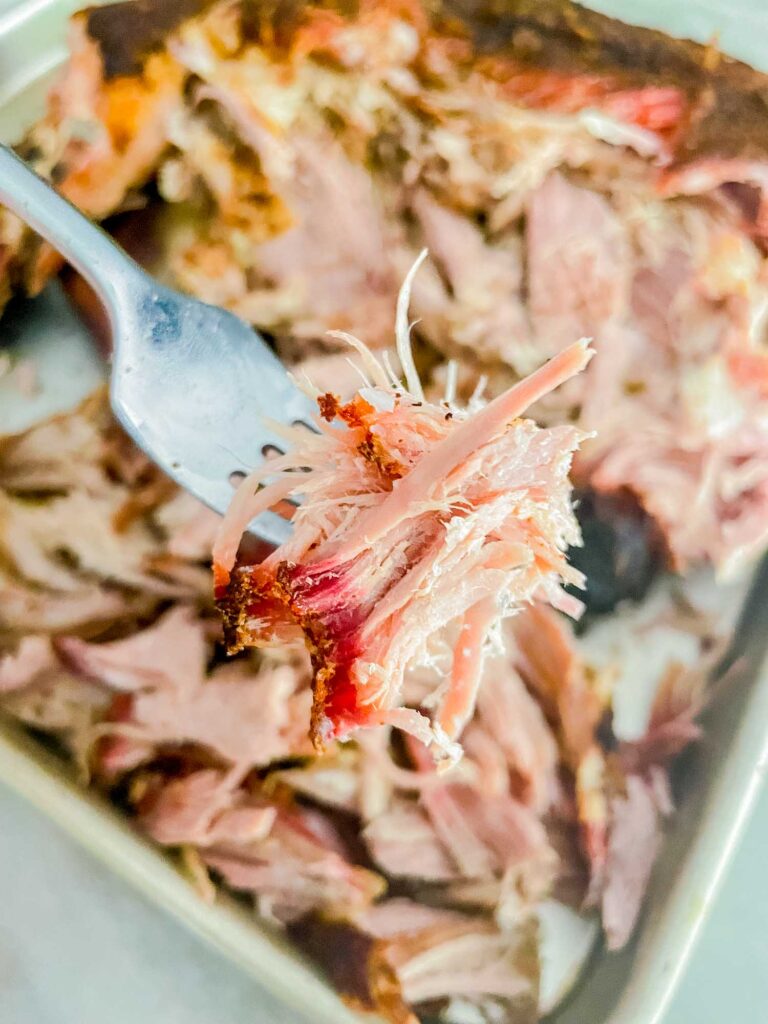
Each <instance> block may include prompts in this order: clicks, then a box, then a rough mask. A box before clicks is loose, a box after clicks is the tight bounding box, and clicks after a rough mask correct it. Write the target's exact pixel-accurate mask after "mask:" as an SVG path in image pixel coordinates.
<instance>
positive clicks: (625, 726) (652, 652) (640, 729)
mask: <svg viewBox="0 0 768 1024" xmlns="http://www.w3.org/2000/svg"><path fill="white" fill-rule="evenodd" d="M672 610H673V608H672V602H671V598H670V593H669V590H668V589H667V588H662V587H659V588H657V589H656V590H655V591H654V592H653V593H652V595H651V596H650V597H649V599H648V600H647V601H646V602H644V604H643V605H641V606H640V607H638V608H632V609H629V610H627V611H624V612H620V613H619V614H618V615H615V616H612V617H611V618H610V619H608V620H605V621H603V622H599V623H597V624H596V625H595V626H593V627H592V628H591V629H590V630H589V631H588V632H587V633H586V634H585V636H584V637H582V640H581V644H580V646H581V649H582V651H583V653H584V657H585V658H586V660H587V662H588V664H590V665H591V666H592V667H594V668H596V669H598V670H599V671H602V672H607V673H613V687H612V691H613V696H612V707H613V731H614V733H615V735H616V737H617V739H619V740H627V741H630V740H636V739H639V738H640V737H641V736H642V735H643V734H644V733H645V731H646V729H647V727H648V720H649V717H650V713H651V707H652V705H653V700H654V698H655V696H656V692H657V690H658V687H659V684H660V683H661V681H662V679H663V678H664V675H665V674H666V672H667V670H668V669H669V667H670V666H671V665H672V664H675V663H676V664H678V665H682V666H684V667H686V668H688V667H692V666H693V665H695V664H696V663H697V662H698V661H699V660H700V658H701V642H700V637H699V636H698V635H697V634H696V633H695V632H690V631H688V630H684V629H680V628H676V627H674V626H670V625H666V624H665V620H668V619H669V617H670V614H671V613H672Z"/></svg>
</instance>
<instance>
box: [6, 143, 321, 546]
mask: <svg viewBox="0 0 768 1024" xmlns="http://www.w3.org/2000/svg"><path fill="white" fill-rule="evenodd" d="M0 203H2V204H3V205H5V206H6V207H8V209H10V210H12V211H13V213H15V214H16V215H17V216H18V217H20V218H21V219H22V220H23V221H25V222H26V223H27V224H28V225H29V226H30V227H31V228H33V229H34V230H35V231H36V232H37V233H38V234H40V235H42V237H43V238H45V239H46V240H47V241H48V242H50V243H51V245H52V246H53V247H54V248H55V249H56V250H57V251H58V252H59V253H60V254H61V255H62V256H63V257H64V258H65V259H66V260H67V261H68V262H69V263H71V264H72V266H73V267H74V268H75V269H76V270H78V271H79V272H80V274H82V276H83V277H84V278H85V279H86V281H88V283H89V284H90V285H91V287H92V288H93V289H94V291H95V292H96V294H97V295H98V296H99V298H100V299H101V301H102V303H103V304H104V307H105V309H106V312H107V315H108V317H109V322H110V327H111V332H112V370H111V379H110V400H111V403H112V409H113V411H114V413H115V416H116V417H117V419H118V420H119V421H120V423H121V424H122V426H123V427H124V428H125V430H126V431H127V433H128V434H129V435H130V436H131V438H132V439H133V440H134V441H135V443H136V444H137V445H138V446H139V448H141V449H143V451H144V452H146V454H147V455H148V456H149V457H150V458H151V459H152V460H153V461H154V462H155V463H157V465H158V466H159V467H160V468H161V469H162V470H163V471H164V472H165V473H167V474H168V476H170V477H172V478H173V479H174V480H175V481H176V482H177V483H178V484H179V485H180V486H181V487H183V488H184V489H185V490H187V491H189V492H190V494H193V495H194V496H195V497H196V498H198V499H199V500H200V501H202V502H203V503H204V504H205V505H208V506H209V507H210V508H212V509H214V510H215V511H216V512H218V513H220V514H223V513H224V512H225V511H226V509H227V507H228V505H229V502H230V501H231V499H232V495H233V484H234V483H235V482H236V481H237V479H238V478H242V476H243V475H244V474H246V473H249V472H250V471H251V470H253V469H254V468H256V467H257V466H258V465H260V464H261V463H262V462H263V460H264V459H265V458H266V457H267V456H268V455H269V453H270V452H273V451H275V450H277V451H281V450H282V448H283V447H284V443H285V442H284V441H282V440H281V438H280V437H279V436H278V435H277V434H275V433H274V432H273V431H272V430H271V429H270V427H269V422H270V421H272V422H275V423H283V424H303V425H305V426H310V425H311V422H312V421H311V418H310V417H311V415H312V413H313V411H314V410H313V406H312V403H311V401H310V400H309V399H308V398H307V397H306V396H305V395H304V394H303V393H302V392H301V391H300V390H299V389H298V388H297V387H296V386H295V385H294V384H293V383H292V382H291V380H290V378H289V376H288V374H287V373H286V371H285V367H284V366H283V365H282V363H281V362H280V360H279V359H278V358H277V357H276V356H275V354H274V353H273V352H272V351H271V349H270V348H269V347H268V346H267V344H266V342H265V341H264V339H263V338H261V337H260V335H259V334H257V333H256V332H255V331H254V330H253V329H252V328H251V327H250V326H249V325H248V324H246V323H244V322H243V321H242V320H240V319H239V318H238V317H236V316H234V315H233V314H232V313H229V312H227V311H226V310H223V309H218V308H216V307H214V306H209V305H207V304H206V303H203V302H199V301H198V300H196V299H191V298H189V297H187V296H185V295H181V294H180V293H179V292H176V291H174V290H172V289H171V288H166V287H164V286H162V285H160V284H159V283H158V282H157V281H155V280H153V279H152V277H150V276H149V275H148V274H147V273H145V271H144V270H142V269H141V267H139V266H138V264H137V263H135V262H134V260H132V259H131V258H130V257H129V256H128V255H127V254H126V253H125V252H123V250H122V249H121V248H120V247H119V246H118V245H116V243H115V242H114V241H113V240H112V239H111V238H110V237H109V235H107V234H106V232H104V231H102V229H101V228H99V227H97V226H96V225H95V224H93V223H92V222H91V221H90V220H88V218H87V217H85V216H84V215H83V214H82V213H81V212H80V211H79V210H78V209H76V208H75V207H74V206H73V205H72V204H71V203H70V202H68V201H67V200H66V199H64V198H63V197H62V196H60V195H59V193H58V192H56V190H55V189H54V188H53V187H52V186H51V185H49V184H48V183H47V182H46V181H44V180H43V179H42V178H40V177H39V176H38V175H37V174H36V173H35V172H34V171H33V170H32V169H31V168H30V167H28V166H27V164H26V163H24V161H23V160H21V159H20V158H19V157H18V156H17V155H16V154H15V153H14V152H13V151H12V150H11V149H9V148H8V147H6V146H0ZM250 530H251V532H252V533H255V534H256V535H257V536H258V537H260V538H261V539H262V540H264V541H266V542H267V543H269V544H273V545H279V544H281V543H283V541H285V540H286V539H287V537H288V536H289V533H290V523H289V522H288V521H287V520H285V519H284V518H282V517H281V516H279V515H277V514H275V513H274V512H264V513H263V514H262V515H260V516H258V517H257V518H256V519H255V520H254V521H253V522H252V523H251V525H250Z"/></svg>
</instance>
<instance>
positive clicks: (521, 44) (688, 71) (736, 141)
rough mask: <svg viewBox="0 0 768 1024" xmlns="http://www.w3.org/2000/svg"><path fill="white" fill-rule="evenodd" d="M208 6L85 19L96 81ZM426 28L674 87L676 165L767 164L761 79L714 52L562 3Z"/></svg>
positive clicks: (527, 2)
mask: <svg viewBox="0 0 768 1024" xmlns="http://www.w3.org/2000/svg"><path fill="white" fill-rule="evenodd" d="M210 3H211V0H132V2H129V3H117V4H110V5H108V6H106V7H95V8H91V9H89V10H88V11H86V19H87V26H88V32H89V34H90V35H91V37H92V38H93V39H94V40H95V41H96V42H97V43H98V44H99V47H100V49H101V52H102V55H103V58H104V67H105V75H106V76H107V77H113V76H116V75H130V74H136V73H138V72H139V71H140V69H141V65H142V63H143V61H144V60H145V59H146V57H147V55H148V54H149V53H151V52H152V51H153V50H157V49H160V48H161V47H162V46H163V42H164V40H165V38H166V36H167V35H168V33H169V32H171V31H172V30H173V29H174V28H175V27H176V26H177V25H178V24H180V23H181V22H182V21H184V20H185V19H186V18H188V17H191V16H194V15H195V14H198V13H199V12H200V11H202V10H203V9H204V8H205V7H207V6H209V5H210ZM425 5H426V7H427V9H428V10H429V11H430V12H431V15H432V19H433V23H434V24H435V26H436V27H437V26H441V27H447V28H450V29H452V30H453V31H458V32H462V31H468V33H469V35H470V36H471V38H472V41H473V43H474V46H475V49H476V51H477V52H478V53H480V54H496V55H498V56H509V57H514V58H515V60H516V61H519V62H521V63H524V64H529V65H532V66H539V67H542V66H543V67H547V68H551V69H553V70H558V71H562V72H564V73H568V74H579V73H593V74H594V73H597V74H603V75H610V76H614V77H615V78H617V79H618V80H619V81H623V82H626V83H627V84H637V85H650V84H660V83H668V84H672V85H676V86H678V87H679V88H681V89H682V90H684V91H685V92H686V94H688V95H689V96H691V97H693V98H696V99H697V100H699V101H700V115H699V117H698V118H697V119H695V120H694V121H693V122H692V123H691V124H690V125H689V129H688V132H687V133H686V136H685V138H684V140H683V142H682V145H681V149H680V151H679V152H678V160H679V161H680V162H687V161H688V160H690V159H692V158H694V157H700V156H721V157H735V156H739V157H747V158H760V157H764V156H765V155H766V154H768V76H766V75H764V74H762V73H761V72H758V71H755V70H754V69H753V68H750V67H749V66H748V65H746V64H743V63H742V62H740V61H737V60H733V59H731V58H728V57H725V56H723V55H722V54H720V53H719V51H717V49H716V48H715V47H714V46H701V45H699V44H697V43H693V42H691V41H689V40H678V39H673V38H671V37H670V36H667V35H665V34H664V33H663V32H658V31H655V30H653V29H647V28H639V27H636V26H632V25H626V24H624V23H623V22H621V21H618V20H617V19H615V18H609V17H607V16H606V15H603V14H599V13H596V12H594V11H590V10H587V9H586V8H584V7H581V6H579V5H578V4H575V3H572V2H571V0H426V3H425ZM243 7H244V9H245V11H246V16H250V18H251V20H252V21H253V22H254V23H258V22H262V23H263V22H267V21H268V22H271V23H273V24H274V25H277V26H280V27H282V28H283V29H285V30H286V32H290V27H291V25H292V24H295V23H296V21H297V19H298V18H299V17H300V16H301V12H302V11H303V10H306V9H307V8H312V7H314V8H321V7H326V8H331V9H334V10H337V11H339V13H341V14H344V15H347V16H353V15H354V14H355V13H356V10H357V8H358V4H357V3H356V2H354V0H331V2H329V3H324V4H318V3H308V4H302V3H301V2H299V0H243Z"/></svg>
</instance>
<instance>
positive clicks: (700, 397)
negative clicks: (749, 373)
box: [682, 356, 745, 438]
mask: <svg viewBox="0 0 768 1024" xmlns="http://www.w3.org/2000/svg"><path fill="white" fill-rule="evenodd" d="M682 392H683V401H684V402H685V406H686V409H687V412H688V417H689V419H690V421H691V422H692V423H695V424H696V425H697V426H698V427H699V428H700V429H701V430H702V431H705V432H706V434H707V436H709V437H712V438H717V437H723V436H724V435H726V434H727V433H729V432H730V431H732V430H733V429H734V428H735V427H737V426H738V425H739V423H740V422H741V420H742V419H743V418H744V414H745V409H744V405H743V402H742V399H741V398H740V397H739V395H738V394H737V393H736V391H735V390H734V388H733V385H732V383H731V376H730V374H729V373H728V370H727V369H726V366H725V363H724V360H723V359H722V357H719V356H713V357H712V358H711V359H708V360H707V362H705V363H703V364H702V365H700V366H696V367H694V368H692V369H690V370H688V372H687V373H686V374H685V376H684V377H683V381H682Z"/></svg>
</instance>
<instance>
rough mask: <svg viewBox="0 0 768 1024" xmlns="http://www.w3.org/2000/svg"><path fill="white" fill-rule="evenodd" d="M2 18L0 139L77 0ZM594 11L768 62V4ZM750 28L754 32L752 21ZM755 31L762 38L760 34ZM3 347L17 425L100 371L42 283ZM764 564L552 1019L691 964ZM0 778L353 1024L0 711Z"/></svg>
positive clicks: (752, 690) (734, 748)
mask: <svg viewBox="0 0 768 1024" xmlns="http://www.w3.org/2000/svg"><path fill="white" fill-rule="evenodd" d="M4 6H5V11H4V13H0V137H2V139H3V140H13V139H14V138H16V137H18V135H19V134H20V133H21V132H22V131H23V129H24V126H25V125H26V124H28V123H29V122H30V121H31V120H32V119H33V118H34V117H35V116H36V115H37V114H39V112H40V111H41V109H42V103H43V98H44V94H45V90H46V87H47V84H48V83H49V81H50V76H51V74H52V73H53V72H55V69H56V68H57V67H58V66H59V64H60V63H61V61H62V60H63V59H64V57H65V56H66V49H65V45H64V38H65V27H66V19H67V17H68V15H69V14H70V13H71V11H72V10H74V9H75V8H76V7H77V6H80V4H79V3H77V2H76V0H35V2H31V3H25V2H23V0H22V2H21V3H20V4H19V5H18V6H10V5H9V4H8V3H7V2H6V4H5V5H4ZM592 6H594V7H596V8H599V9H600V10H603V11H605V12H606V13H609V14H613V15H617V16H622V15H624V16H625V17H626V18H627V20H630V21H633V22H642V23H645V24H649V25H653V26H654V27H660V28H665V29H667V30H668V31H671V32H672V33H674V34H678V35H682V34H685V35H690V36H693V37H695V38H697V39H699V40H702V41H704V40H706V39H707V38H709V37H711V36H712V35H713V34H714V33H715V32H716V31H719V32H720V38H721V42H722V43H723V45H724V46H725V48H727V49H728V50H729V51H730V52H732V53H734V54H735V55H737V56H740V57H743V58H744V59H747V60H750V61H751V62H752V63H755V64H758V65H759V64H760V63H761V62H762V65H763V67H765V68H768V11H763V10H758V7H762V5H761V4H759V3H758V4H750V3H749V2H748V0H743V2H742V3H731V4H729V7H728V10H727V11H726V10H725V8H724V7H723V9H722V10H720V11H718V10H715V9H713V7H714V0H709V2H708V3H706V4H705V3H703V2H702V3H700V4H692V3H679V4H677V5H670V4H668V3H661V2H656V0H647V2H639V0H635V2H633V3H629V2H623V3H622V2H619V0H611V2H609V0H605V2H601V3H597V2H596V3H594V4H593V5H592ZM2 8H3V5H2V4H0V12H1V11H2ZM761 25H762V28H763V31H762V33H761V32H760V26H761ZM764 40H766V41H765V42H764ZM13 330H14V333H15V334H18V337H17V338H16V339H15V344H16V345H18V346H20V347H21V348H23V349H24V350H25V351H26V353H27V354H31V355H33V356H34V357H35V358H36V361H37V362H38V365H39V367H40V369H41V382H42V394H41V395H40V396H39V397H38V398H37V399H36V401H35V402H34V403H29V402H22V401H20V400H19V399H18V397H16V398H14V397H13V394H12V392H11V391H9V390H8V391H6V390H4V389H3V387H2V385H0V431H5V430H9V429H20V428H22V427H23V426H25V425H27V423H28V422H29V421H30V420H31V419H33V418H36V417H38V416H40V415H42V414H44V413H45V412H48V411H52V410H53V409H56V408H65V407H67V406H69V405H71V404H73V403H74V402H75V401H76V400H77V399H78V397H80V395H82V394H84V393H86V392H87V391H88V390H89V389H90V388H91V387H92V386H93V384H94V382H95V381H96V380H97V379H98V376H99V369H98V363H97V361H96V358H95V357H94V356H93V354H92V353H91V351H90V349H89V344H88V341H87V339H86V338H85V337H84V336H83V333H82V331H81V330H80V329H79V328H78V325H77V323H76V322H75V321H74V320H72V321H71V322H67V320H66V312H65V311H64V310H63V307H62V305H61V304H60V302H59V299H58V298H57V295H56V292H55V290H54V291H53V292H51V293H50V294H49V295H48V296H47V297H46V298H44V299H43V300H41V301H38V302H37V303H36V304H34V306H33V307H32V308H31V310H30V313H29V315H28V316H26V317H24V318H23V319H22V320H21V321H20V322H19V323H18V324H14V325H13ZM766 596H768V569H766V570H764V571H763V573H762V574H761V576H760V577H759V578H758V579H757V581H756V583H755V586H754V588H753V590H752V593H751V596H750V598H749V599H748V600H747V603H746V605H745V609H746V612H745V615H744V628H743V629H742V630H741V631H740V634H739V638H738V642H737V645H736V651H737V654H738V655H739V658H740V665H741V668H740V670H739V671H738V673H734V678H733V679H732V681H731V683H730V685H729V689H728V695H727V699H726V700H720V701H718V702H717V703H716V705H715V706H714V707H713V709H712V710H711V711H710V713H709V714H708V715H707V717H706V719H705V722H704V725H705V731H706V739H705V740H704V742H702V743H701V744H700V745H698V746H697V747H696V748H695V749H694V750H693V751H691V753H690V754H689V755H688V756H687V757H686V758H685V759H684V761H683V763H682V764H681V766H680V771H679V773H678V777H677V779H676V783H677V786H676V789H677V792H678V794H679V797H680V807H679V812H678V814H677V815H676V816H675V817H674V819H673V822H672V826H671V828H670V830H669V834H668V836H667V840H666V843H665V847H664V851H663V855H662V857H661V859H660V862H659V864H658V866H657V869H656V871H655V873H654V880H653V885H652V888H651V892H650V895H649V899H648V905H647V908H646V912H645V914H644V916H643V920H642V922H641V926H640V928H639V930H638V935H637V937H636V939H635V941H634V942H633V943H632V944H631V945H630V947H629V948H628V949H626V950H625V951H624V952H622V953H621V954H619V955H611V956H607V955H603V954H602V953H600V952H598V953H596V954H595V956H594V957H593V960H592V962H591V963H590V964H589V965H588V967H587V969H586V970H585V972H584V976H583V978H582V979H581V980H580V981H579V983H578V985H577V986H576V988H575V990H574V991H573V993H572V995H571V996H569V997H568V999H567V1000H566V1001H565V1003H564V1004H563V1005H562V1006H561V1007H560V1008H559V1009H558V1010H557V1011H556V1012H555V1013H554V1014H553V1015H552V1017H551V1021H552V1024H608V1022H610V1024H657V1022H659V1021H660V1020H661V1019H662V1017H663V1015H664V1012H665V1009H666V1007H667V1006H668V1004H669V1002H670V999H671V996H672V993H673V991H674V988H675V986H676V984H677V981H678V980H679V978H680V976H681V974H682V972H683V970H684V968H685V965H686V963H687V961H688V958H689V956H690V953H691V951H692V949H693V946H694V943H695V941H696V939H697V937H698V935H699V932H700V930H701V926H702V924H703V922H704V920H705V917H706V915H707V912H708V910H709V908H710V907H711V905H712V902H713V900H714V898H715V895H716V891H717V888H718V885H719V882H720V879H721V877H722V875H723V873H724V870H725V867H726V865H727V863H728V861H729V858H730V856H731V854H732V852H733V850H734V848H735V846H736V843H737V841H738V838H739V836H740V834H741V831H742V827H743V825H744V823H745V821H746V819H747V816H748V814H749V812H750V809H751V807H752V804H753V802H754V797H755V795H756V792H757V789H758V783H759V780H760V776H761V772H762V771H763V770H764V768H765V765H766V763H768V671H766V669H765V667H764V664H763V662H764V660H765V658H764V648H765V638H766V636H768V630H767V629H766V627H767V626H768V600H766ZM0 779H1V780H2V781H3V782H5V783H7V784H8V785H10V786H12V787H13V788H15V789H16V790H18V791H19V792H20V793H22V794H23V795H25V796H26V797H27V798H28V799H30V800H31V801H32V802H33V803H34V804H35V805H36V806H37V807H39V808H40V809H41V810H42V811H44V812H45V813H46V814H47V815H48V816H50V817H51V818H52V819H53V820H55V821H56V822H58V823H59V824H60V825H61V826H62V827H63V828H65V829H66V830H67V831H68V832H70V834H72V835H73V836H74V837H75V838H76V839H78V840H79V841H80V842H81V843H83V845H85V846H86V847H88V848H89V849H90V850H92V851H93V852H94V853H95V854H96V855H98V856H99V857H101V858H102V859H103V860H105V861H106V862H107V863H109V864H110V865H112V866H113V867H114V868H115V870H116V871H118V872H119V873H120V874H122V875H123V876H124V877H126V878H127V879H129V880H130V881H131V882H133V883H134V884H135V885H136V886H137V887H139V888H140V889H142V890H143V891H144V892H145V893H146V894H147V895H148V896H149V897H150V898H151V899H152V900H154V901H155V902H157V903H159V904H160V905H162V906H164V907H166V908H167V909H168V910H169V911H171V912H172V913H173V914H175V915H176V916H177V917H178V918H179V919H180V920H181V921H182V922H184V923H185V924H186V925H187V926H188V927H189V928H190V929H192V930H193V931H195V932H197V933H198V934H200V935H201V936H202V937H203V938H205V939H206V940H207V941H209V942H210V943H212V944H213V945H215V946H216V947H218V948H219V949H220V950H221V951H222V952H224V953H226V954H227V955H228V956H229V957H230V958H231V959H233V960H234V961H236V962H237V963H239V964H240V965H241V966H243V967H244V968H245V969H247V970H248V971H249V972H250V973H251V974H252V975H253V976H254V977H256V978H257V979H258V980H259V981H260V982H261V983H262V984H263V985H264V986H265V987H266V988H268V989H270V990H271V991H272V992H273V993H274V994H275V995H277V996H278V997H279V998H281V999H283V1000H284V1001H285V1002H286V1003H287V1004H289V1005H291V1006H293V1007H294V1008H295V1009H296V1010H297V1011H300V1012H301V1013H303V1014H304V1015H306V1017H307V1018H308V1019H310V1020H312V1021H313V1022H315V1024H344V1021H349V1022H352V1021H354V1020H357V1019H359V1018H357V1017H356V1016H355V1015H354V1014H352V1013H351V1012H350V1011H349V1010H347V1009H346V1008H345V1007H344V1006H343V1005H342V1004H341V1003H340V1001H339V1000H338V998H337V997H336V995H335V994H334V993H333V992H332V991H331V989H330V988H329V987H328V985H327V984H326V983H325V982H324V981H323V980H322V979H321V978H320V977H319V975H318V974H317V973H316V972H315V971H314V970H313V969H312V968H311V967H309V966H307V964H306V963H305V962H304V961H303V960H302V959H301V958H300V957H298V956H297V955H296V953H295V952H294V951H293V950H292V949H291V948H290V947H289V946H288V945H287V944H286V943H285V942H284V941H282V939H281V938H280V936H278V935H275V934H273V933H271V932H270V931H269V930H267V929H266V928H265V927H263V926H261V925H260V924H259V923H258V922H257V921H256V920H255V919H254V917H253V916H252V915H251V914H249V913H247V912H246V911H245V910H243V909H242V908H241V907H240V906H238V905H237V904H236V903H235V901H234V900H228V899H226V898H223V899H221V900H220V901H219V902H217V904H216V905H215V906H208V905H207V904H205V903H204V902H202V900H201V899H200V898H199V897H198V895H197V894H196V892H195V891H194V890H193V889H192V887H191V886H190V885H189V883H188V882H187V881H186V880H185V878H184V877H183V876H182V875H181V874H180V873H179V872H178V871H177V870H176V868H175V866H174V865H173V863H172V862H171V861H170V859H169V858H167V857H165V856H164V855H163V854H161V853H160V852H158V851H157V850H156V849H154V848H152V847H151V846H150V845H149V844H147V843H146V842H144V841H143V840H142V839H140V838H139V837H138V836H136V834H135V833H134V832H133V831H132V830H131V829H130V827H129V826H128V825H127V823H126V822H125V821H124V820H122V819H121V818H120V816H119V815H118V814H116V812H115V811H114V810H113V809H112V808H111V807H109V806H108V805H106V804H105V803H104V802H103V801H101V800H99V799H97V798H95V797H94V796H92V795H91V794H87V793H84V792H83V791H82V790H81V789H80V788H79V787H78V786H77V785H76V783H75V782H74V780H73V778H72V775H71V772H70V770H69V767H68V765H67V764H66V763H64V762H63V761H61V760H60V759H58V758H56V757H55V756H53V755H52V754H51V753H49V752H48V751H47V750H46V749H44V748H43V746H42V745H41V744H39V743H37V742H36V741H35V740H33V739H31V738H29V737H28V736H27V735H25V734H24V733H23V732H22V731H21V730H19V729H17V728H15V727H14V726H12V725H11V724H8V723H2V722H0Z"/></svg>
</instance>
